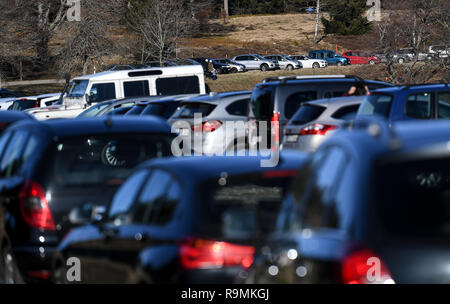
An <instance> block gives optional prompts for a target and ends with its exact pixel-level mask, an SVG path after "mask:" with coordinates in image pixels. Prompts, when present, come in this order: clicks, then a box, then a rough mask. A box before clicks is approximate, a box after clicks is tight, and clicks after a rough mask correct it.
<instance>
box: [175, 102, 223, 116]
mask: <svg viewBox="0 0 450 304" xmlns="http://www.w3.org/2000/svg"><path fill="white" fill-rule="evenodd" d="M215 108H216V106H215V105H212V104H209V103H201V102H189V103H185V104H183V105H181V106H180V107H179V108H178V110H177V111H176V112H175V113H174V114H173V116H172V118H194V117H195V114H201V115H202V116H203V117H206V116H208V115H209V114H211V112H212V111H213V110H214V109H215Z"/></svg>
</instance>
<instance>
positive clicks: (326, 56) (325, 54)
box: [308, 50, 350, 66]
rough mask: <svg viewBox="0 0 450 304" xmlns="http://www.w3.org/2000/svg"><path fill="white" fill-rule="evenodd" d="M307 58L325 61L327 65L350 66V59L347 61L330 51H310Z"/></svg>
mask: <svg viewBox="0 0 450 304" xmlns="http://www.w3.org/2000/svg"><path fill="white" fill-rule="evenodd" d="M308 56H309V57H310V58H312V59H322V60H326V61H327V62H328V65H337V66H343V65H349V64H350V59H348V58H346V57H342V56H341V55H339V54H338V53H336V52H333V51H330V50H317V51H311V52H309V55H308Z"/></svg>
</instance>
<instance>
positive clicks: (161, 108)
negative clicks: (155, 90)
mask: <svg viewBox="0 0 450 304" xmlns="http://www.w3.org/2000/svg"><path fill="white" fill-rule="evenodd" d="M166 110H167V106H166V105H165V104H162V103H156V104H149V105H148V106H147V107H146V108H145V109H144V111H142V113H141V114H142V115H155V116H162V115H163V114H164V112H165V111H166Z"/></svg>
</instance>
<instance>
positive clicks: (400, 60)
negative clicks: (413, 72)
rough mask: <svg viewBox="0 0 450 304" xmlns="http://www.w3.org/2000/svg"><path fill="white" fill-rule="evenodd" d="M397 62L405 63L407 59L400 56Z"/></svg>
mask: <svg viewBox="0 0 450 304" xmlns="http://www.w3.org/2000/svg"><path fill="white" fill-rule="evenodd" d="M397 62H398V63H405V59H403V58H399V59H398V60H397Z"/></svg>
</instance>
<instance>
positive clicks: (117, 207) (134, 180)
mask: <svg viewBox="0 0 450 304" xmlns="http://www.w3.org/2000/svg"><path fill="white" fill-rule="evenodd" d="M147 175H148V171H147V170H141V171H138V172H137V173H135V174H133V175H132V176H130V177H129V178H128V179H127V180H126V181H125V183H124V184H123V185H122V186H121V187H120V188H119V190H117V192H116V194H115V195H114V198H113V200H112V202H111V205H110V209H109V212H108V218H109V219H110V220H119V221H120V220H121V219H122V218H123V217H124V216H126V214H127V213H128V211H129V210H130V208H131V206H132V204H133V202H134V200H135V198H136V196H137V194H138V191H139V189H140V188H141V186H142V183H143V182H144V179H145V178H146V177H147Z"/></svg>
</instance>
